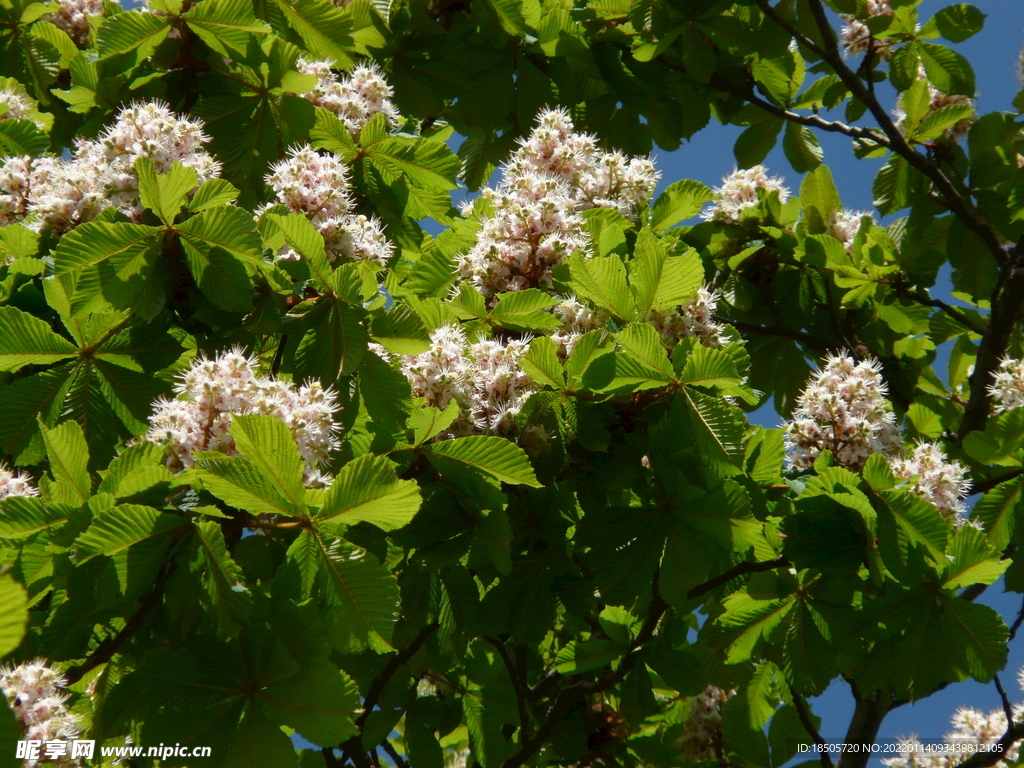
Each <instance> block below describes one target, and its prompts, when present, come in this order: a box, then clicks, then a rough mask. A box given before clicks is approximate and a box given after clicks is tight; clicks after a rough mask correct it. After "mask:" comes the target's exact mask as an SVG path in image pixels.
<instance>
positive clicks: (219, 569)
mask: <svg viewBox="0 0 1024 768" xmlns="http://www.w3.org/2000/svg"><path fill="white" fill-rule="evenodd" d="M196 540H197V542H198V543H199V547H200V551H201V552H202V554H203V558H204V560H205V561H206V570H205V571H204V572H203V587H204V589H205V594H206V598H207V600H209V602H210V606H211V608H212V612H213V617H214V623H215V626H216V627H217V634H218V635H219V636H220V637H222V638H224V639H230V638H233V637H236V636H237V635H238V633H239V631H240V630H241V629H242V626H243V625H244V624H245V622H246V620H247V619H248V618H249V613H250V611H251V610H252V595H251V594H249V590H248V588H247V587H246V586H245V574H244V573H243V572H242V569H241V568H240V567H239V566H238V563H236V562H235V561H234V560H233V559H232V558H231V554H230V553H229V552H228V548H227V544H226V542H225V541H224V531H223V529H222V528H221V527H220V525H219V524H218V523H215V522H213V521H205V522H201V523H197V524H196Z"/></svg>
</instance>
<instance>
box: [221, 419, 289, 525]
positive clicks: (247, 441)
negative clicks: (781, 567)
mask: <svg viewBox="0 0 1024 768" xmlns="http://www.w3.org/2000/svg"><path fill="white" fill-rule="evenodd" d="M228 432H229V434H230V435H231V436H232V437H233V438H234V440H235V447H236V448H237V449H238V452H239V453H241V454H242V455H243V456H245V457H246V458H247V459H248V460H249V461H250V462H251V463H252V464H253V466H255V467H256V468H257V469H258V470H259V472H260V474H261V475H262V476H263V477H264V478H265V479H266V480H269V481H270V483H271V485H272V486H273V487H274V488H275V489H276V490H277V491H278V492H279V493H280V494H281V495H282V496H284V498H285V499H286V500H287V501H288V504H289V505H290V506H291V508H292V509H295V510H300V511H302V510H305V508H306V502H305V497H306V489H305V487H304V486H303V485H302V473H303V469H304V466H305V465H304V463H303V460H302V456H300V455H299V449H298V446H297V445H296V444H295V438H294V437H293V436H292V433H291V431H290V430H289V429H288V427H287V426H286V425H285V424H284V422H282V421H280V420H279V419H277V418H276V417H274V416H258V415H251V416H233V417H232V424H231V428H230V429H229V430H228Z"/></svg>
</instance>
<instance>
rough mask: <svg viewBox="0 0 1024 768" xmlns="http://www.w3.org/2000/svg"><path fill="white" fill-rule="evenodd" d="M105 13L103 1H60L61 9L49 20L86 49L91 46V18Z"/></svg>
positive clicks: (76, 43) (80, 46)
mask: <svg viewBox="0 0 1024 768" xmlns="http://www.w3.org/2000/svg"><path fill="white" fill-rule="evenodd" d="M104 11H105V8H104V7H103V0H60V7H59V8H58V9H57V11H56V13H53V14H51V15H50V17H49V19H50V21H52V22H53V23H54V24H56V25H57V26H58V27H60V28H61V29H63V30H64V31H65V32H67V33H68V37H70V38H71V39H72V40H74V41H75V45H77V46H78V47H79V48H84V47H85V46H87V45H88V44H89V32H90V30H91V27H90V25H89V17H90V16H102V15H103V13H104Z"/></svg>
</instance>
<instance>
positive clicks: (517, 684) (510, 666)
mask: <svg viewBox="0 0 1024 768" xmlns="http://www.w3.org/2000/svg"><path fill="white" fill-rule="evenodd" d="M484 640H486V641H487V642H488V643H490V644H491V645H493V646H494V647H495V648H496V649H497V651H498V655H499V656H501V660H502V661H503V662H504V663H505V670H506V671H507V672H508V677H509V680H511V681H512V690H514V691H515V693H516V705H517V706H518V707H519V727H520V729H521V731H522V736H521V738H520V741H525V740H526V739H529V738H530V730H531V728H530V710H529V709H528V708H527V706H526V691H524V690H523V686H522V684H521V681H520V679H519V674H518V672H516V665H515V664H514V663H513V662H512V657H511V656H510V655H509V653H508V649H507V648H506V647H505V644H504V643H503V642H502V641H501V640H499V639H498V638H496V637H491V636H486V637H484Z"/></svg>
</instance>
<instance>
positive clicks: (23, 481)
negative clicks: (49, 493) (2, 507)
mask: <svg viewBox="0 0 1024 768" xmlns="http://www.w3.org/2000/svg"><path fill="white" fill-rule="evenodd" d="M38 495H39V489H38V488H36V487H35V486H34V485H32V477H31V476H30V475H29V474H28V473H27V472H24V471H23V470H20V469H12V468H11V467H9V466H7V465H6V464H4V463H3V462H2V461H0V499H6V498H7V497H9V496H38Z"/></svg>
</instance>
